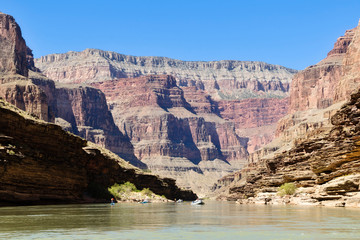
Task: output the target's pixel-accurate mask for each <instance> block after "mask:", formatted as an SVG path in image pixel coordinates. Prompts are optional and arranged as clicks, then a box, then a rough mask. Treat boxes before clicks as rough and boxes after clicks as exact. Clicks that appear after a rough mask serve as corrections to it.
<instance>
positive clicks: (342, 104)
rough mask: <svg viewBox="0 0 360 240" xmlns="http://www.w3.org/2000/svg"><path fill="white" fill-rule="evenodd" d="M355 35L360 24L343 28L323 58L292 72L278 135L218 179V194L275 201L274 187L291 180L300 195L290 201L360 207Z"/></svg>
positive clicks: (228, 196) (356, 49)
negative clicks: (238, 169) (242, 165)
mask: <svg viewBox="0 0 360 240" xmlns="http://www.w3.org/2000/svg"><path fill="white" fill-rule="evenodd" d="M359 34H360V28H359V27H356V28H354V29H352V30H349V31H346V33H345V35H344V36H343V37H340V38H339V39H338V40H337V42H336V43H335V45H334V49H333V50H331V51H330V52H329V54H328V56H327V57H326V58H325V59H324V60H322V61H321V62H320V63H318V64H316V65H314V66H310V67H308V68H307V69H305V70H304V71H301V72H299V73H298V74H296V75H295V77H294V80H293V82H292V85H291V94H290V107H289V113H290V114H289V115H287V116H285V117H284V118H283V119H281V120H280V121H279V123H278V129H277V138H276V139H275V140H274V141H273V142H272V143H270V144H269V145H267V147H265V148H262V149H261V150H259V151H258V152H256V153H254V154H253V155H252V156H250V158H249V162H248V164H247V166H246V167H245V168H244V169H243V170H242V171H241V172H237V173H234V174H232V175H229V176H226V177H224V178H223V179H222V180H221V181H219V182H218V185H217V186H215V187H214V189H217V188H220V189H222V190H220V191H221V192H222V193H221V195H222V197H224V198H228V199H237V198H244V197H245V198H247V197H251V196H255V197H256V198H255V200H254V201H255V202H256V201H260V202H261V201H262V202H263V203H264V199H262V200H261V199H260V198H261V197H263V196H265V195H266V194H268V196H270V195H271V194H273V195H271V196H270V197H268V200H267V201H268V202H270V201H272V200H274V201H275V200H276V197H275V196H276V192H277V190H278V187H279V186H280V185H282V184H283V183H286V182H293V183H295V184H296V185H297V186H298V187H301V189H300V190H299V195H298V196H301V198H302V200H301V199H300V198H297V199H295V198H296V197H295V198H294V203H295V202H296V201H298V200H300V204H310V203H311V204H318V205H319V204H324V205H326V204H330V205H331V204H333V205H332V206H334V205H335V204H341V205H342V206H343V205H350V206H360V199H359V197H358V196H359V191H358V189H359V188H358V186H359V181H358V178H359V176H358V174H357V173H358V170H357V168H358V166H359V138H358V135H359V129H360V128H359V119H358V116H359V106H360V104H359V101H360V94H359V81H358V72H359V71H358V70H359V68H358V63H359V60H360V55H359V54H358V53H359V51H358V49H359V46H360V42H359V38H358V36H359ZM354 92H355V93H354ZM351 93H353V94H351ZM344 100H345V101H344ZM265 193H266V194H265ZM264 194H265V195H264ZM269 194H270V195H269ZM339 195H340V196H339ZM331 200H334V201H335V200H336V201H340V202H336V201H335V202H334V201H333V202H331Z"/></svg>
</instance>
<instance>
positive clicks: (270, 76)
mask: <svg viewBox="0 0 360 240" xmlns="http://www.w3.org/2000/svg"><path fill="white" fill-rule="evenodd" d="M36 66H37V67H39V68H40V69H41V70H42V71H43V72H44V73H45V74H46V76H48V77H49V78H51V79H54V80H56V81H61V82H71V83H74V82H75V83H89V82H102V81H106V80H112V79H116V78H133V77H138V76H141V75H150V74H156V75H158V74H168V75H172V76H174V77H175V78H176V79H177V81H178V85H179V87H191V86H196V87H197V88H198V89H201V90H206V91H207V92H208V93H209V94H210V95H211V96H212V97H213V98H214V99H234V98H235V99H236V98H240V99H243V98H249V97H255V96H261V97H270V96H280V97H284V96H286V95H287V92H288V91H289V83H290V81H291V77H292V75H293V74H294V73H296V71H295V70H292V69H288V68H285V67H282V66H278V65H271V64H267V63H263V62H244V61H212V62H195V61H194V62H185V61H180V60H175V59H170V58H165V57H135V56H128V55H123V54H118V53H114V52H108V51H101V50H96V49H86V50H84V51H82V52H68V53H65V54H51V55H48V56H44V57H41V58H40V59H36Z"/></svg>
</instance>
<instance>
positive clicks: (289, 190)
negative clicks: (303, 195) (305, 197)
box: [278, 183, 297, 196]
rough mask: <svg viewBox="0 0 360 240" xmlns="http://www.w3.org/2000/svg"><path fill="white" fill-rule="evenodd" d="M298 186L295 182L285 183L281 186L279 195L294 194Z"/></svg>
mask: <svg viewBox="0 0 360 240" xmlns="http://www.w3.org/2000/svg"><path fill="white" fill-rule="evenodd" d="M296 189H297V187H296V186H295V184H294V183H284V184H283V185H281V186H280V187H279V191H278V195H280V196H285V195H294V193H295V192H296Z"/></svg>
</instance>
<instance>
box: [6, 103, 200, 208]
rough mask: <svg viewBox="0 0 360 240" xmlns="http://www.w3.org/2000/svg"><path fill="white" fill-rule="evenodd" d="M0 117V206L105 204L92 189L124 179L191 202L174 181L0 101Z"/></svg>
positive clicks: (139, 186)
mask: <svg viewBox="0 0 360 240" xmlns="http://www.w3.org/2000/svg"><path fill="white" fill-rule="evenodd" d="M0 114H1V118H0V172H1V175H0V181H1V183H2V184H1V186H0V204H1V205H4V204H5V205H6V204H39V203H68V202H72V203H75V202H93V201H96V199H97V200H101V201H104V199H102V197H103V196H98V195H97V194H98V192H96V191H95V192H94V189H93V187H94V186H97V188H98V191H100V190H101V189H102V191H104V190H105V189H106V188H107V187H109V186H110V185H112V184H114V183H115V182H117V183H122V182H125V181H130V182H133V183H134V184H135V185H136V186H137V187H138V188H144V187H147V188H150V189H151V190H152V191H153V192H155V193H156V194H159V195H165V196H166V197H168V198H171V199H175V198H184V199H188V200H191V199H194V198H196V196H195V195H194V194H193V193H192V192H189V191H182V190H180V189H179V188H178V187H177V186H176V185H175V181H174V180H172V179H166V178H159V177H156V176H154V175H150V174H144V173H142V172H141V171H140V170H139V169H136V168H134V167H132V166H131V165H129V164H128V163H126V162H125V161H124V160H122V159H121V158H119V157H117V156H116V155H114V154H112V153H111V152H107V151H106V150H103V149H99V148H98V147H96V146H94V145H89V144H88V143H87V142H86V141H85V140H83V139H81V138H79V137H76V136H74V135H72V134H69V133H66V132H65V131H63V130H62V129H61V127H60V126H57V125H54V124H49V123H45V122H43V121H39V120H36V119H33V118H31V117H29V116H27V114H26V113H25V112H23V111H21V110H19V109H16V108H14V107H13V106H11V105H9V104H8V103H6V102H4V101H2V100H0ZM99 189H100V190H99ZM100 192H101V191H100Z"/></svg>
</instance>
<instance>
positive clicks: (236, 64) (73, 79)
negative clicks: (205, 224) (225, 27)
mask: <svg viewBox="0 0 360 240" xmlns="http://www.w3.org/2000/svg"><path fill="white" fill-rule="evenodd" d="M36 66H37V67H39V68H40V69H41V70H42V71H43V73H44V74H46V76H47V77H49V78H51V79H54V80H56V81H58V82H59V83H61V84H64V83H66V84H69V83H71V84H82V83H88V84H89V83H91V85H92V86H93V87H96V88H99V89H100V90H101V91H103V92H104V93H105V95H106V98H107V101H108V103H109V106H110V108H111V112H112V115H113V116H114V120H115V123H116V125H117V126H118V127H119V129H120V131H121V132H122V133H123V134H124V135H125V136H126V137H128V138H129V139H130V140H131V143H132V144H133V145H134V153H135V155H136V157H137V158H138V159H140V160H141V161H143V162H144V163H146V164H147V166H148V167H149V168H150V169H151V170H152V171H157V173H159V174H165V175H166V176H174V177H176V178H177V179H178V181H179V182H182V183H184V184H185V185H186V186H190V185H191V186H192V187H197V185H202V183H201V184H199V183H200V181H193V179H194V178H195V177H194V176H196V178H198V177H199V176H198V174H201V176H200V177H203V176H204V175H206V174H205V173H204V172H212V173H213V174H215V173H216V175H213V176H212V177H210V175H209V178H208V180H204V181H203V182H204V183H205V185H207V186H209V185H210V184H212V182H213V181H215V179H216V178H218V177H221V176H223V175H224V174H225V173H228V172H229V171H233V170H235V169H239V168H241V167H242V166H243V165H244V163H245V158H246V157H247V155H248V152H249V151H251V152H253V151H255V150H257V149H258V148H260V147H261V146H262V145H264V144H266V143H268V142H269V141H271V140H272V139H273V137H274V133H275V126H276V125H275V123H276V122H277V120H278V119H280V118H281V117H283V116H284V115H285V114H286V112H287V105H288V101H287V99H286V96H287V95H288V91H289V84H290V80H291V76H292V75H293V74H294V73H296V71H295V70H292V69H288V68H285V67H282V66H277V65H271V64H266V63H262V62H244V61H212V62H184V61H180V60H174V59H169V58H164V57H134V56H127V55H122V54H118V53H114V52H108V51H101V50H96V49H86V50H84V51H82V52H68V53H65V54H52V55H48V56H44V57H41V58H40V59H37V60H36ZM154 74H156V75H161V76H166V77H155V76H154ZM145 76H150V77H145ZM171 76H172V77H171ZM257 133H260V134H257ZM209 160H210V161H209ZM229 163H230V164H229ZM189 170H191V171H193V172H194V173H193V174H192V176H189V177H185V175H186V174H187V175H189V174H188V173H187V172H188V171H189ZM160 171H161V172H160ZM184 179H185V180H184ZM190 182H193V183H194V184H190V185H189V183H190Z"/></svg>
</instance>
